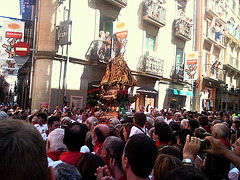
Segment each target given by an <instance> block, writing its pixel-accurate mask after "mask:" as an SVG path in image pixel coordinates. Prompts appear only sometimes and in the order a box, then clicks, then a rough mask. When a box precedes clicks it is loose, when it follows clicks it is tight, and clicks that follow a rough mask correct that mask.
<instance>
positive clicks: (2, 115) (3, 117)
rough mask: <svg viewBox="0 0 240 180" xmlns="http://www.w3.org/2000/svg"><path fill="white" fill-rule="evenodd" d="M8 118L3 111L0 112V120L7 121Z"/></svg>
mask: <svg viewBox="0 0 240 180" xmlns="http://www.w3.org/2000/svg"><path fill="white" fill-rule="evenodd" d="M7 118H8V114H7V113H5V112H4V111H0V119H7Z"/></svg>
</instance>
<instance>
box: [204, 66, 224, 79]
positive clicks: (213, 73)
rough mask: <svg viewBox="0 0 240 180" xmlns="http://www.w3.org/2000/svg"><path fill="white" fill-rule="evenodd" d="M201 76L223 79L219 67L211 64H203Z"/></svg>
mask: <svg viewBox="0 0 240 180" xmlns="http://www.w3.org/2000/svg"><path fill="white" fill-rule="evenodd" d="M203 76H205V77H210V78H212V79H215V80H221V81H223V80H224V73H223V70H222V69H221V68H218V67H215V66H214V65H213V64H204V65H203Z"/></svg>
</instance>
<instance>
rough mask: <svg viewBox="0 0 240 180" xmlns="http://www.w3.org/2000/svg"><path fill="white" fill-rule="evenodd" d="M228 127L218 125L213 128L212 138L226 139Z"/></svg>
mask: <svg viewBox="0 0 240 180" xmlns="http://www.w3.org/2000/svg"><path fill="white" fill-rule="evenodd" d="M228 133H229V132H228V127H227V126H226V125H225V124H222V123H218V124H215V125H214V126H213V129H212V136H213V137H214V138H217V139H226V138H227V137H228Z"/></svg>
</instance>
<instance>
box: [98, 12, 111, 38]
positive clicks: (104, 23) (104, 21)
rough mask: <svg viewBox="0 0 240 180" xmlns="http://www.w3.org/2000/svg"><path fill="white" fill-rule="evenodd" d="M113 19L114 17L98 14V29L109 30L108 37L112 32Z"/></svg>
mask: <svg viewBox="0 0 240 180" xmlns="http://www.w3.org/2000/svg"><path fill="white" fill-rule="evenodd" d="M113 21H114V19H112V18H110V17H107V16H105V15H103V14H101V15H100V27H99V31H104V32H105V33H106V32H109V34H110V37H112V33H113Z"/></svg>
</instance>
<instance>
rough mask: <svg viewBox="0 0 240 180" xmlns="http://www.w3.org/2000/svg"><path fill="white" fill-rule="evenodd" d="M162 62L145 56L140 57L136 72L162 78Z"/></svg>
mask: <svg viewBox="0 0 240 180" xmlns="http://www.w3.org/2000/svg"><path fill="white" fill-rule="evenodd" d="M163 69H164V60H162V59H158V58H156V57H152V56H149V55H148V53H146V55H144V56H141V58H140V61H139V63H138V70H139V71H141V72H144V73H149V74H153V75H158V76H163Z"/></svg>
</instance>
